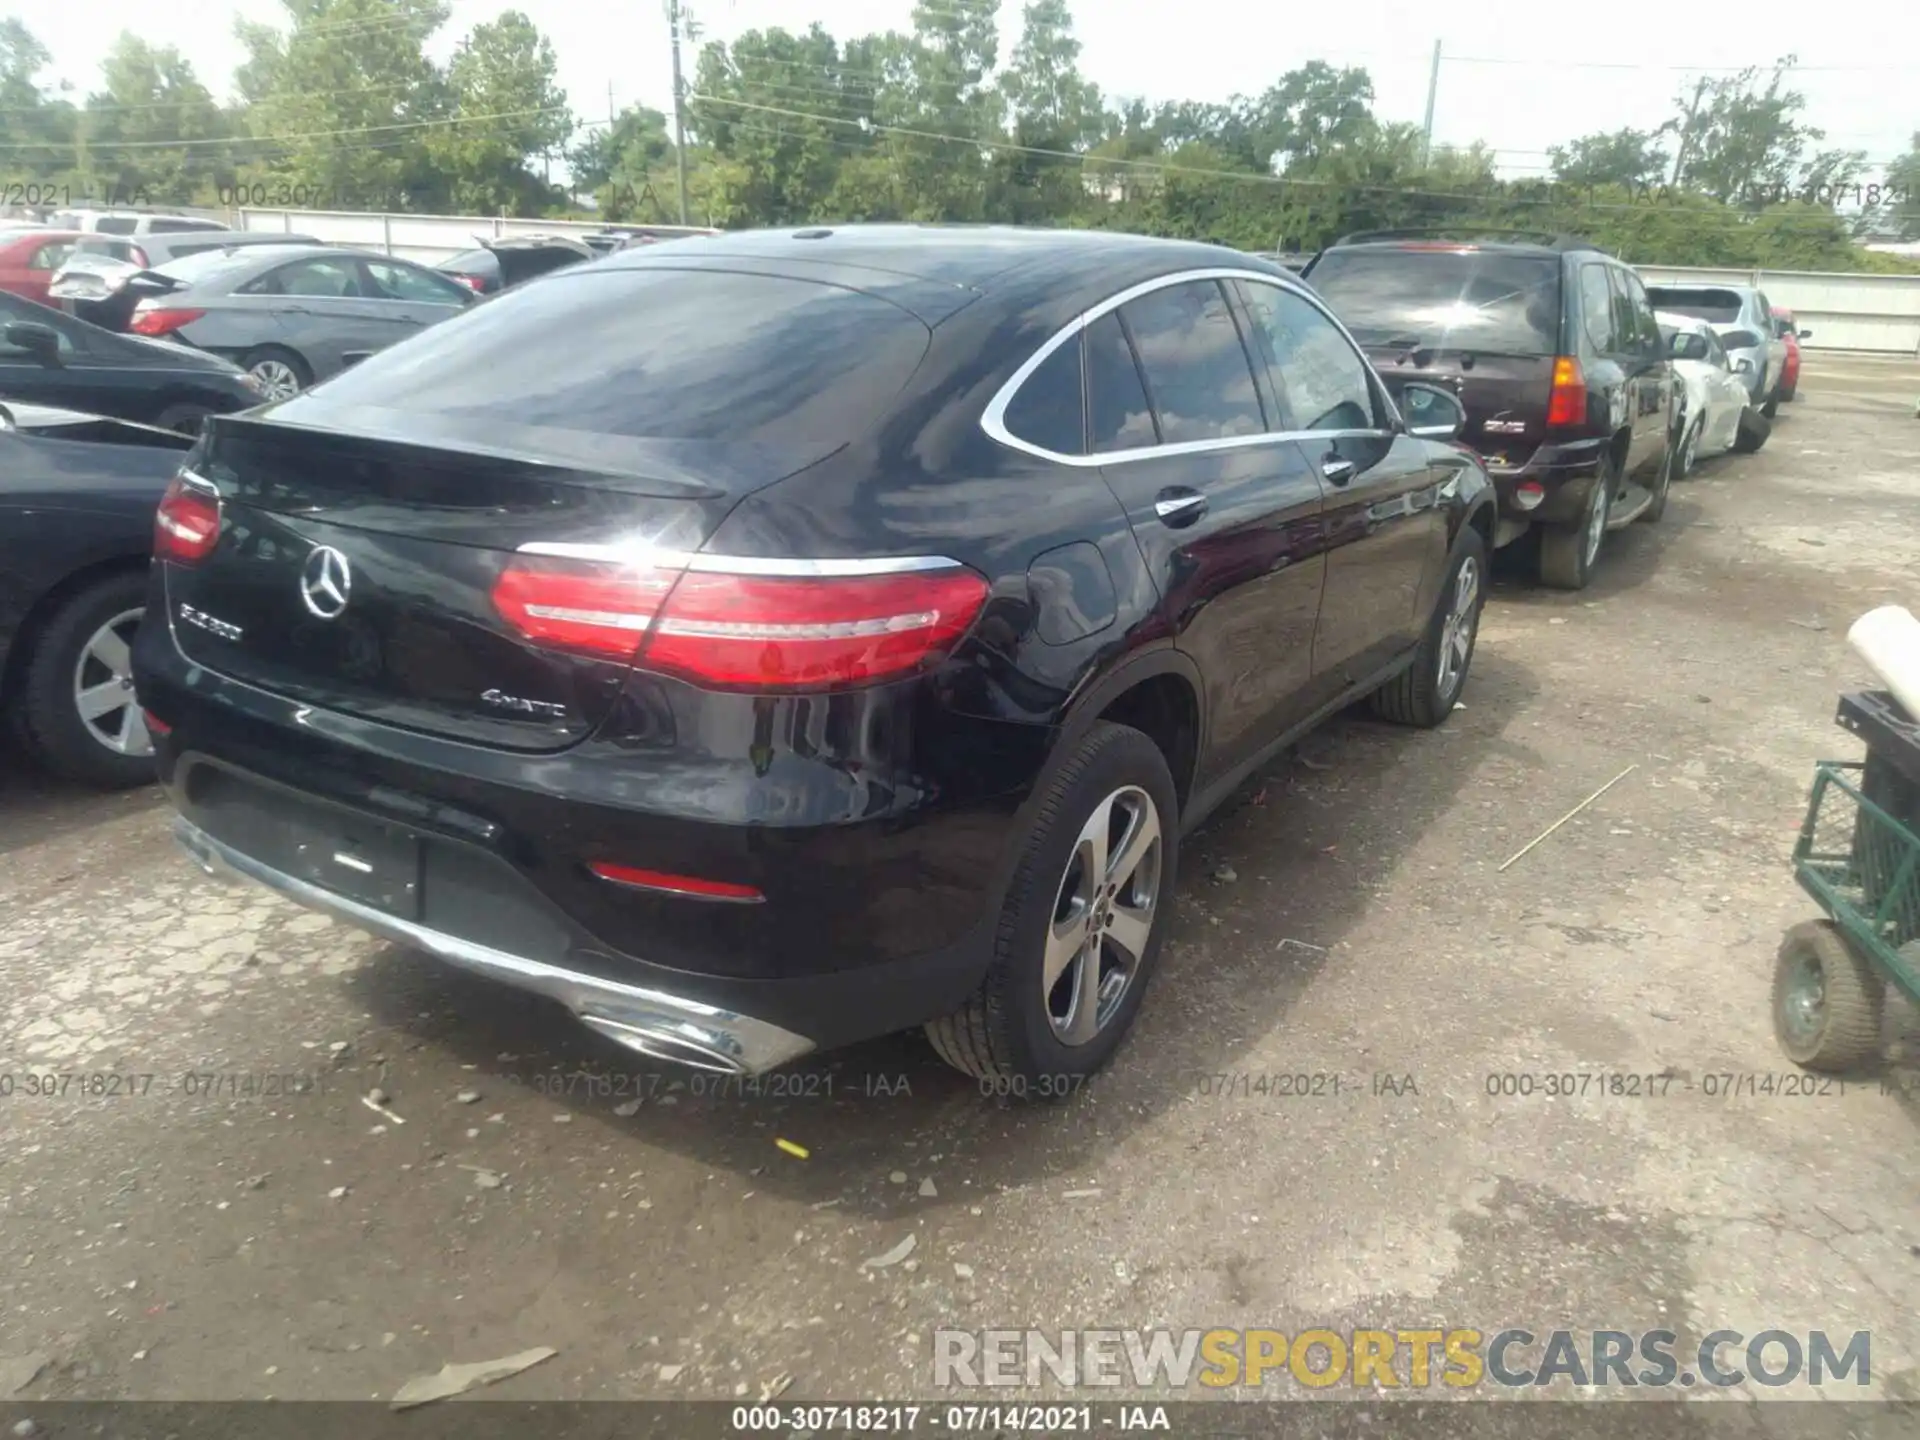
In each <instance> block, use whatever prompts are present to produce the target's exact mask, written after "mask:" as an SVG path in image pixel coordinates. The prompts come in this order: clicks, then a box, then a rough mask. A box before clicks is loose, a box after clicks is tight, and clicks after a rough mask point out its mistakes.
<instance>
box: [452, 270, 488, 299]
mask: <svg viewBox="0 0 1920 1440" xmlns="http://www.w3.org/2000/svg"><path fill="white" fill-rule="evenodd" d="M453 278H454V279H456V280H458V281H459V282H460V283H461V284H462V285H464V286H466V287H467V288H468V289H469V290H471V291H473V292H474V293H475V294H476V295H477V294H479V293H480V292H481V290H482V289H483V288H484V287H482V285H481V284H480V277H479V276H477V275H455V276H454V277H453Z"/></svg>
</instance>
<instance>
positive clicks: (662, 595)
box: [493, 557, 987, 690]
mask: <svg viewBox="0 0 1920 1440" xmlns="http://www.w3.org/2000/svg"><path fill="white" fill-rule="evenodd" d="M676 582H677V583H676ZM986 598H987V583H986V581H984V580H982V579H981V578H980V577H979V576H978V575H976V574H974V573H973V572H972V571H970V570H965V569H962V568H960V567H959V566H953V567H950V568H944V569H939V570H930V571H912V572H908V573H904V574H898V575H846V576H839V575H826V576H813V575H808V576H787V575H739V574H730V573H723V572H720V571H716V570H709V569H700V570H692V571H684V572H683V571H682V570H680V569H679V568H677V567H673V568H668V567H652V566H646V565H620V564H613V563H603V562H597V561H579V560H550V559H545V558H532V557H517V558H516V559H515V560H514V561H513V563H512V564H510V565H509V566H508V567H507V569H506V570H505V571H504V572H503V573H502V574H501V576H500V579H499V580H498V582H496V584H495V585H494V589H493V602H494V606H495V608H496V609H498V610H499V612H500V614H501V616H502V617H503V618H504V619H505V620H506V621H507V623H508V624H510V625H512V626H513V627H514V628H515V629H516V630H518V631H519V632H520V633H521V634H522V635H524V636H526V637H527V638H528V639H529V640H532V641H534V642H536V643H538V644H542V645H552V646H556V647H558V648H561V649H566V650H578V651H583V652H585V653H587V654H593V655H599V656H602V657H605V658H609V659H616V660H633V661H635V663H638V664H640V665H643V666H644V667H645V668H646V669H648V670H656V671H661V672H663V673H667V674H672V675H678V676H680V677H681V678H683V679H686V680H689V681H691V682H693V683H694V684H696V685H704V686H708V687H712V688H720V689H746V690H831V689H837V688H840V687H844V686H852V685H864V684H871V683H873V682H875V681H879V680H886V679H891V678H895V677H899V676H903V675H908V674H912V673H914V672H915V671H918V670H920V669H923V668H925V667H926V666H928V665H930V664H931V663H933V662H934V661H935V660H937V659H938V658H939V657H940V656H941V655H943V654H945V653H946V652H947V651H948V650H950V649H951V648H952V646H953V644H954V642H955V641H957V640H958V639H959V638H960V637H961V636H962V635H963V634H965V633H966V630H967V627H968V626H969V625H971V624H972V623H973V620H974V617H975V616H976V615H978V614H979V613H980V607H981V605H983V604H984V603H985V602H986ZM636 652H637V654H636Z"/></svg>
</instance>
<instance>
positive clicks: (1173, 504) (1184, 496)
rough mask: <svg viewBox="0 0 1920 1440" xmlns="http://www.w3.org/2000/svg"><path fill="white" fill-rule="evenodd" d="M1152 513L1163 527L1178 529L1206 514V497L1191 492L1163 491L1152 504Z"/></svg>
mask: <svg viewBox="0 0 1920 1440" xmlns="http://www.w3.org/2000/svg"><path fill="white" fill-rule="evenodd" d="M1153 513H1154V514H1155V515H1158V516H1159V517H1160V522H1161V523H1162V524H1163V525H1166V526H1168V527H1169V528H1171V529H1178V528H1179V527H1181V526H1183V525H1191V524H1192V523H1193V522H1194V521H1196V520H1198V519H1199V518H1200V517H1201V516H1202V515H1204V514H1206V513H1207V497H1206V496H1204V495H1202V494H1200V493H1198V492H1197V491H1193V490H1163V491H1161V492H1160V498H1159V499H1157V500H1155V501H1154V502H1153Z"/></svg>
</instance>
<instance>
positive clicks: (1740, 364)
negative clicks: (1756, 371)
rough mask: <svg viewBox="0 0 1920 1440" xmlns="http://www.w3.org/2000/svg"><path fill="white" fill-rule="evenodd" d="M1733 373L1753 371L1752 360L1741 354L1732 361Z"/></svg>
mask: <svg viewBox="0 0 1920 1440" xmlns="http://www.w3.org/2000/svg"><path fill="white" fill-rule="evenodd" d="M1733 373H1734V374H1736V375H1751V374H1752V373H1753V361H1751V360H1749V359H1748V358H1747V357H1746V356H1744V355H1742V356H1741V357H1740V358H1739V359H1738V360H1736V361H1734V362H1733Z"/></svg>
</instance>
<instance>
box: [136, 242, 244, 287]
mask: <svg viewBox="0 0 1920 1440" xmlns="http://www.w3.org/2000/svg"><path fill="white" fill-rule="evenodd" d="M260 259H261V257H260V256H259V254H257V253H255V254H231V253H229V252H228V251H227V250H225V249H219V250H203V251H200V252H198V253H197V254H193V255H181V256H178V257H176V258H174V259H172V260H169V261H167V263H166V264H164V265H157V266H155V267H154V272H155V273H156V274H159V275H166V276H169V277H170V278H172V279H175V280H179V281H183V282H185V283H186V284H188V285H196V284H203V283H205V282H207V281H209V280H213V279H216V278H223V277H225V276H226V275H228V274H229V273H234V274H238V273H241V272H245V271H249V270H252V269H253V268H255V267H256V266H257V265H259V263H260Z"/></svg>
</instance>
